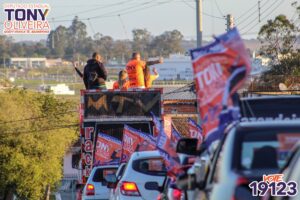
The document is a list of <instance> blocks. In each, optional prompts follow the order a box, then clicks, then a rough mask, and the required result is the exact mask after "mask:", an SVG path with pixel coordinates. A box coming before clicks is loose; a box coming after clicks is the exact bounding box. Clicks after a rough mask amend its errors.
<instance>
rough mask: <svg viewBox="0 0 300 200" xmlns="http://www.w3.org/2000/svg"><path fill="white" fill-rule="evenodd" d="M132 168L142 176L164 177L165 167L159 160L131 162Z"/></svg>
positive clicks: (149, 159) (150, 159)
mask: <svg viewBox="0 0 300 200" xmlns="http://www.w3.org/2000/svg"><path fill="white" fill-rule="evenodd" d="M132 168H133V169H134V170H135V171H138V172H140V173H143V174H148V175H153V176H165V175H166V167H165V165H164V162H163V160H162V159H161V158H148V159H140V160H135V161H134V162H133V165H132Z"/></svg>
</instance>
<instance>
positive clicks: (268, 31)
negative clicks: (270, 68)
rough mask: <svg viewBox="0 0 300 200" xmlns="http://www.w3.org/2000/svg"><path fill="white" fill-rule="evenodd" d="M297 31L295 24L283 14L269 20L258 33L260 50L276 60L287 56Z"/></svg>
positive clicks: (291, 49) (292, 49) (291, 48)
mask: <svg viewBox="0 0 300 200" xmlns="http://www.w3.org/2000/svg"><path fill="white" fill-rule="evenodd" d="M297 31H298V30H297V28H296V26H295V25H294V24H293V23H292V22H291V21H290V20H288V19H287V17H286V16H285V15H279V16H277V17H276V18H275V19H274V20H269V21H268V22H267V24H265V25H263V26H262V27H261V28H260V31H259V33H258V39H259V41H260V42H261V44H262V47H261V52H263V54H265V55H267V56H269V57H271V58H272V59H273V60H274V61H276V62H278V61H279V59H280V57H284V56H288V54H290V53H292V52H293V51H294V45H295V42H296V36H297Z"/></svg>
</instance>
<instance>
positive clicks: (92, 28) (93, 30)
mask: <svg viewBox="0 0 300 200" xmlns="http://www.w3.org/2000/svg"><path fill="white" fill-rule="evenodd" d="M87 21H88V23H89V25H90V27H91V30H92V32H93V35H95V34H96V32H95V29H94V27H93V25H92V23H91V21H90V19H88V20H87Z"/></svg>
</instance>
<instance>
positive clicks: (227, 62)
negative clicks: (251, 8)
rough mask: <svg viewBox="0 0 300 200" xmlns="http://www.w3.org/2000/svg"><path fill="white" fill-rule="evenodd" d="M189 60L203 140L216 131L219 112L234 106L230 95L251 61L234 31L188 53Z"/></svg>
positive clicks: (246, 72)
mask: <svg viewBox="0 0 300 200" xmlns="http://www.w3.org/2000/svg"><path fill="white" fill-rule="evenodd" d="M191 57H192V63H193V71H194V79H195V82H196V90H197V101H198V104H197V105H198V111H199V113H200V116H201V120H202V129H203V135H204V137H205V140H206V138H208V136H209V135H210V134H211V133H213V132H216V131H218V127H219V125H220V114H221V112H223V111H224V109H225V110H226V109H229V110H230V109H231V108H232V107H233V101H232V95H233V94H234V93H235V92H236V91H237V90H238V89H239V88H240V87H241V86H242V84H243V83H244V82H245V80H246V77H247V75H248V74H249V72H250V68H251V66H250V58H249V55H248V53H247V51H246V49H245V46H244V44H243V42H242V39H241V38H240V35H239V33H238V31H237V29H236V28H234V29H232V30H230V31H228V32H227V33H225V34H223V35H221V36H219V37H216V38H215V41H214V42H213V43H211V44H209V45H207V46H205V47H201V48H197V49H194V50H191ZM227 113H230V114H232V112H227ZM227 118H228V116H227V114H226V119H227ZM229 118H230V117H229ZM225 121H226V120H225Z"/></svg>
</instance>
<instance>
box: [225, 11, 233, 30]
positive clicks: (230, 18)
mask: <svg viewBox="0 0 300 200" xmlns="http://www.w3.org/2000/svg"><path fill="white" fill-rule="evenodd" d="M233 27H234V19H233V16H232V15H231V14H228V15H227V17H226V31H230V30H231V29H233Z"/></svg>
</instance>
